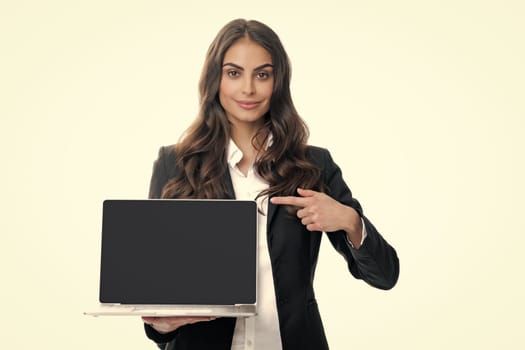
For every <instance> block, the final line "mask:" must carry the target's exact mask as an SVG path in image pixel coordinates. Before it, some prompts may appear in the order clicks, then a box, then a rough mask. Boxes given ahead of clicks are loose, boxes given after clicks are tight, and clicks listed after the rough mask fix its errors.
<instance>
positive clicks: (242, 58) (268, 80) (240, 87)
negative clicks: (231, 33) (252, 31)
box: [219, 38, 274, 128]
mask: <svg viewBox="0 0 525 350" xmlns="http://www.w3.org/2000/svg"><path fill="white" fill-rule="evenodd" d="M273 80H274V79H273V66H272V57H271V55H270V53H269V52H268V51H266V49H264V48H263V47H262V46H260V45H259V44H257V43H255V42H253V41H251V40H250V39H248V38H242V39H239V40H237V41H236V42H235V43H234V44H233V45H232V46H230V48H229V49H228V50H227V51H226V54H225V55H224V61H223V63H222V76H221V85H220V88H219V100H220V102H221V105H222V107H223V108H224V110H225V111H226V116H227V117H228V120H229V121H230V123H232V124H233V126H234V127H253V126H255V127H257V128H258V127H259V126H261V125H262V124H263V122H264V121H263V116H264V115H265V114H266V112H268V110H269V109H270V99H271V97H272V90H273Z"/></svg>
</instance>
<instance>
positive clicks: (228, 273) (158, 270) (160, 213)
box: [100, 200, 257, 305]
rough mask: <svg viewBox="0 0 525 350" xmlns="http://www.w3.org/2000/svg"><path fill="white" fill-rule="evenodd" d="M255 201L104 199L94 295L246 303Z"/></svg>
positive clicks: (250, 297)
mask: <svg viewBox="0 0 525 350" xmlns="http://www.w3.org/2000/svg"><path fill="white" fill-rule="evenodd" d="M256 232H257V208H256V204H255V202H253V201H237V200H216V201H200V200H195V201H193V200H106V201H105V202H104V208H103V219H102V254H101V273H100V301H101V302H103V303H122V304H210V305H216V304H219V305H220V304H226V305H228V304H251V303H254V302H255V296H256V264H257V253H256V252H257V235H256Z"/></svg>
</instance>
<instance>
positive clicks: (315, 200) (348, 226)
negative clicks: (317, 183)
mask: <svg viewBox="0 0 525 350" xmlns="http://www.w3.org/2000/svg"><path fill="white" fill-rule="evenodd" d="M297 193H298V194H299V196H300V197H297V196H285V197H273V198H271V202H272V203H273V204H281V205H292V206H295V207H299V210H297V217H298V218H299V219H300V220H301V223H302V224H303V225H305V226H306V229H307V230H308V231H325V232H333V231H338V230H344V231H346V233H347V234H348V237H349V238H350V240H351V241H352V243H353V244H354V246H355V247H356V248H358V245H360V244H359V243H360V242H361V235H362V230H363V227H362V222H361V218H360V216H359V214H358V213H357V211H355V209H353V208H351V207H349V206H346V205H344V204H341V203H339V202H338V201H336V200H335V199H333V198H332V197H330V196H328V195H327V194H325V193H322V192H316V191H313V190H305V189H302V188H298V189H297ZM355 243H358V245H356V244H355Z"/></svg>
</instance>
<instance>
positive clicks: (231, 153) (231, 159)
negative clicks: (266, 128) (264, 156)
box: [226, 133, 273, 168]
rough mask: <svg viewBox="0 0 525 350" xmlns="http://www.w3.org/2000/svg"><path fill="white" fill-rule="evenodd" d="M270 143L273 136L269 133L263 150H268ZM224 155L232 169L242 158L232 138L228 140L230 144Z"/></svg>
mask: <svg viewBox="0 0 525 350" xmlns="http://www.w3.org/2000/svg"><path fill="white" fill-rule="evenodd" d="M272 143H273V135H272V134H271V133H270V135H268V142H267V143H266V147H265V150H266V149H268V147H270V146H271V145H272ZM226 154H227V156H228V158H227V161H228V165H230V166H231V167H232V168H235V166H236V165H237V163H239V162H240V161H241V159H242V157H243V154H242V151H241V150H240V149H239V147H238V146H237V145H236V144H235V142H234V141H233V139H232V138H230V142H229V143H228V150H227V153H226Z"/></svg>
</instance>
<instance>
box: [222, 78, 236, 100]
mask: <svg viewBox="0 0 525 350" xmlns="http://www.w3.org/2000/svg"><path fill="white" fill-rule="evenodd" d="M233 92H234V86H233V84H232V83H231V82H228V81H227V80H222V81H221V84H220V86H219V96H220V97H221V98H222V97H231V96H232V95H233Z"/></svg>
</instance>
